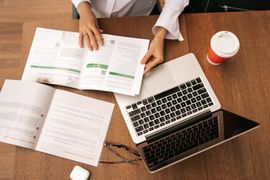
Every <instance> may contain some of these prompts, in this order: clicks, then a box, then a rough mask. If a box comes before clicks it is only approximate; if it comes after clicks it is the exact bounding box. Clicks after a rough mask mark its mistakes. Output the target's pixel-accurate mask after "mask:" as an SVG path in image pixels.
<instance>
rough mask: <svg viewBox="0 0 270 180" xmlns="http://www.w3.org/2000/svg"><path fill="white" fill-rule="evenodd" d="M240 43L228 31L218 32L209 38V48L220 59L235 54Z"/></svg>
mask: <svg viewBox="0 0 270 180" xmlns="http://www.w3.org/2000/svg"><path fill="white" fill-rule="evenodd" d="M239 47H240V42H239V40H238V38H237V37H236V35H235V34H233V33H232V32H229V31H220V32H217V33H216V34H214V36H213V37H212V38H211V48H212V49H213V50H214V52H215V53H216V54H217V55H219V56H221V57H231V56H233V55H235V54H236V53H237V51H238V50H239Z"/></svg>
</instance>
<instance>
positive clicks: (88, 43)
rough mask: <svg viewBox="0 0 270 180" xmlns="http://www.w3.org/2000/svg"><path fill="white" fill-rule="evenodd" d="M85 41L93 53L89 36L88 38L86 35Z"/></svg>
mask: <svg viewBox="0 0 270 180" xmlns="http://www.w3.org/2000/svg"><path fill="white" fill-rule="evenodd" d="M84 40H85V42H86V45H87V47H88V49H89V50H90V51H92V50H93V48H92V46H91V44H90V39H89V36H88V35H85V36H84Z"/></svg>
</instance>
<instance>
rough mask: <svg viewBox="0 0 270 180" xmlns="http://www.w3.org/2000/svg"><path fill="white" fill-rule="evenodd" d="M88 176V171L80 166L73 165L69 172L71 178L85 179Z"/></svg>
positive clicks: (73, 179) (75, 179)
mask: <svg viewBox="0 0 270 180" xmlns="http://www.w3.org/2000/svg"><path fill="white" fill-rule="evenodd" d="M88 177H89V171H87V170H86V169H83V168H82V167H80V166H75V167H74V168H73V170H72V172H71V174H70V178H71V179H72V180H87V179H88Z"/></svg>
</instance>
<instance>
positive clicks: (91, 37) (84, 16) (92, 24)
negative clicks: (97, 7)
mask: <svg viewBox="0 0 270 180" xmlns="http://www.w3.org/2000/svg"><path fill="white" fill-rule="evenodd" d="M78 13H79V14H80V25H79V33H80V35H79V44H80V47H83V40H85V43H86V45H87V47H88V48H89V50H91V51H92V50H98V48H99V46H102V45H103V38H102V36H101V34H100V33H102V32H103V31H102V30H101V29H99V27H98V24H97V19H96V16H95V14H94V12H93V11H92V6H91V4H89V3H88V2H81V3H80V4H79V5H78Z"/></svg>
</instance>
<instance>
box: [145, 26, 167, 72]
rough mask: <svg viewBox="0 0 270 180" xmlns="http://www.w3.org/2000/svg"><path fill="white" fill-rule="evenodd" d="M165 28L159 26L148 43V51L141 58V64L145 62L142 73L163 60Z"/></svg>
mask: <svg viewBox="0 0 270 180" xmlns="http://www.w3.org/2000/svg"><path fill="white" fill-rule="evenodd" d="M166 33H167V30H166V29H165V28H163V27H159V29H158V30H157V33H156V35H155V37H154V38H153V40H152V42H151V43H150V47H149V49H148V52H147V53H146V54H145V55H144V57H143V59H142V60H141V64H145V67H144V74H146V73H148V72H149V71H150V70H151V69H152V68H154V67H155V66H156V65H158V64H160V63H162V62H163V61H164V55H163V54H164V38H165V36H166Z"/></svg>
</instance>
